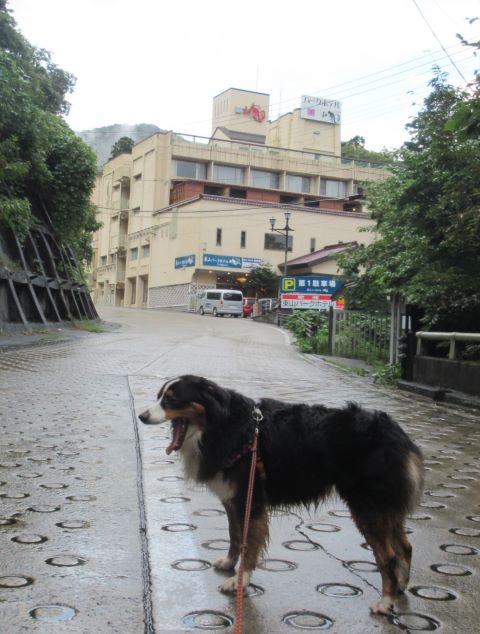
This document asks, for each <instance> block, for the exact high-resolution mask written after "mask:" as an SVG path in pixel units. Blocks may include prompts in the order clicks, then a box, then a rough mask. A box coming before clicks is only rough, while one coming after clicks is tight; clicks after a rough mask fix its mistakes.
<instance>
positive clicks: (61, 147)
mask: <svg viewBox="0 0 480 634" xmlns="http://www.w3.org/2000/svg"><path fill="white" fill-rule="evenodd" d="M15 26H16V25H15V22H14V20H13V18H12V17H11V15H10V13H9V11H8V9H7V8H6V2H5V1H4V0H0V94H1V95H2V99H1V102H0V225H3V226H9V227H11V228H13V229H14V230H15V231H16V232H17V234H18V235H19V237H20V239H23V238H24V237H25V235H26V233H27V231H28V229H29V227H31V226H32V225H33V223H34V222H35V217H34V214H35V213H38V211H37V209H38V207H39V205H41V204H44V205H45V207H46V209H47V210H48V212H49V214H50V217H51V218H52V221H53V224H54V229H55V231H56V233H57V236H58V237H59V238H60V240H61V241H69V242H70V243H71V245H72V247H73V248H74V250H75V252H76V254H77V256H78V257H79V258H80V259H84V258H88V256H89V255H90V253H91V247H90V242H91V232H92V231H94V230H95V229H96V228H98V224H97V223H96V222H95V219H94V213H93V210H92V207H91V203H90V193H91V190H92V188H93V184H94V179H95V171H96V160H95V156H94V154H93V152H92V151H91V150H90V148H88V146H87V145H86V144H84V143H83V141H81V140H80V139H78V137H77V136H76V135H75V134H74V132H73V131H72V130H71V129H70V128H69V127H68V126H67V124H66V123H65V122H64V121H63V120H62V119H61V118H60V116H59V115H62V114H66V113H67V112H68V109H69V104H68V102H67V101H66V100H65V95H66V94H67V93H68V92H70V91H71V90H72V88H73V85H74V78H73V76H72V75H70V74H69V73H67V72H65V71H63V70H61V69H60V68H58V67H57V66H56V65H55V64H53V62H52V61H51V57H50V54H49V53H48V52H47V51H44V50H41V49H37V48H35V47H33V46H32V45H30V44H29V43H28V41H27V40H26V39H25V38H24V37H23V36H22V35H21V34H20V33H19V32H18V31H17V30H16V28H15Z"/></svg>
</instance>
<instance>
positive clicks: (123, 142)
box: [109, 136, 135, 160]
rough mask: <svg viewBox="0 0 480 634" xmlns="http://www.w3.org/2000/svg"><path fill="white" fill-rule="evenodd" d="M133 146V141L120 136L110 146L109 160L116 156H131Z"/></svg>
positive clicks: (127, 137)
mask: <svg viewBox="0 0 480 634" xmlns="http://www.w3.org/2000/svg"><path fill="white" fill-rule="evenodd" d="M134 145H135V141H134V140H133V139H131V138H130V137H129V136H122V137H121V138H120V139H118V141H116V142H115V143H114V144H113V145H112V151H111V153H110V159H113V158H115V157H116V156H120V154H131V153H132V148H133V146H134ZM110 159H109V160H110Z"/></svg>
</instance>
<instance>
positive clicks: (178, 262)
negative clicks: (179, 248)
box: [175, 255, 195, 269]
mask: <svg viewBox="0 0 480 634" xmlns="http://www.w3.org/2000/svg"><path fill="white" fill-rule="evenodd" d="M188 266H195V256H194V255H182V256H180V257H179V258H175V268H176V269H186V268H187V267H188Z"/></svg>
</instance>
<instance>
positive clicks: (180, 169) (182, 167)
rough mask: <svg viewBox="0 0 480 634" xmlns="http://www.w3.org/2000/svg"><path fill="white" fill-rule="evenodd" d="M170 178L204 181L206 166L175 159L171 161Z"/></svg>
mask: <svg viewBox="0 0 480 634" xmlns="http://www.w3.org/2000/svg"><path fill="white" fill-rule="evenodd" d="M172 176H183V177H185V178H197V179H200V180H205V179H206V178H207V164H206V163H198V162H196V161H180V160H176V159H175V160H173V161H172Z"/></svg>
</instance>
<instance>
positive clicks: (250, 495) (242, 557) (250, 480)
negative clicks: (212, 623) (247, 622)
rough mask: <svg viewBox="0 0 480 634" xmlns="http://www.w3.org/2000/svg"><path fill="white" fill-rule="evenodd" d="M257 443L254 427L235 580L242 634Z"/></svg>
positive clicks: (239, 632) (238, 632)
mask: <svg viewBox="0 0 480 634" xmlns="http://www.w3.org/2000/svg"><path fill="white" fill-rule="evenodd" d="M257 444H258V427H257V428H256V429H255V435H254V437H253V442H252V461H251V463H250V475H249V478H248V489H247V501H246V504H245V517H244V519H243V535H242V545H241V546H240V563H239V566H238V582H237V601H236V607H235V611H236V616H237V618H236V621H235V634H242V629H243V598H244V597H243V573H244V568H245V551H246V550H247V548H248V545H247V538H248V528H249V524H250V513H251V511H252V498H253V485H254V482H255V469H256V466H257Z"/></svg>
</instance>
